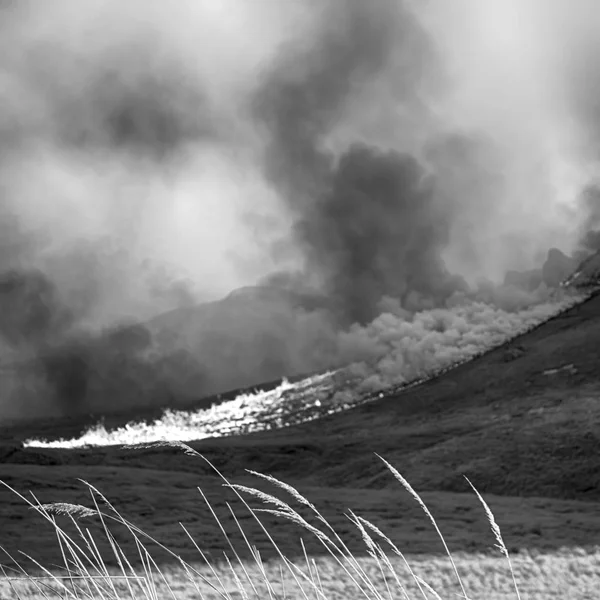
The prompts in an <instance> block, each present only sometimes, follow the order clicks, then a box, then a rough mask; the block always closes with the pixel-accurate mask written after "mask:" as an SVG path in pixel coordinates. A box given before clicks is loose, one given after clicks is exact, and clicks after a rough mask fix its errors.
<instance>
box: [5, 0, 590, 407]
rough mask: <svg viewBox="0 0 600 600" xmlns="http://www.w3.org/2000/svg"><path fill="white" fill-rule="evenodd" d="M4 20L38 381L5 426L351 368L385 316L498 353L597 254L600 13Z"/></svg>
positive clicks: (76, 7) (8, 104) (13, 334)
mask: <svg viewBox="0 0 600 600" xmlns="http://www.w3.org/2000/svg"><path fill="white" fill-rule="evenodd" d="M0 11H1V13H2V17H3V18H2V24H1V25H0V82H1V84H2V85H1V86H0V89H1V90H2V91H1V92H0V94H1V101H2V102H1V105H2V111H1V113H0V134H1V136H0V139H1V141H0V272H1V273H4V275H3V276H2V282H1V283H0V296H1V298H0V302H2V303H3V306H6V307H7V308H6V312H4V313H3V314H4V315H5V316H4V317H3V318H2V322H1V323H0V325H1V332H0V333H1V334H2V340H1V344H0V349H1V350H2V353H1V356H0V358H2V360H3V361H4V362H7V361H8V362H10V361H17V362H18V361H22V360H23V359H25V358H29V357H31V356H33V357H36V361H37V362H36V367H35V374H34V375H32V376H31V377H30V378H29V379H27V377H26V376H24V375H23V376H21V375H16V376H15V381H13V383H11V385H12V386H13V387H14V389H16V390H17V391H18V390H21V388H20V387H19V386H20V385H22V384H23V382H24V380H25V379H27V381H26V382H25V383H26V387H27V389H30V391H31V394H30V396H31V400H28V401H27V402H30V404H29V405H27V402H25V400H21V402H22V403H23V404H22V405H19V406H14V405H12V404H11V403H12V402H13V400H12V398H13V395H12V392H11V393H10V394H8V395H6V398H7V399H3V402H4V404H5V407H8V405H11V406H10V410H9V409H8V408H6V410H5V407H3V408H2V411H3V412H6V411H8V410H9V412H10V413H11V414H16V413H19V414H21V413H26V412H28V411H29V410H30V409H29V408H26V405H27V406H34V407H35V408H34V409H31V410H35V411H37V412H38V413H39V414H42V413H44V414H46V413H50V412H53V411H54V412H57V411H58V412H73V411H75V410H87V409H88V408H90V407H96V406H101V405H102V400H101V399H102V398H104V397H108V396H111V397H113V398H115V400H114V403H115V405H123V404H124V403H125V401H126V400H127V398H128V397H134V396H135V397H136V398H138V400H136V401H138V402H140V403H144V402H151V403H156V402H162V401H163V400H164V398H166V397H168V396H177V395H179V394H180V393H184V392H185V393H186V394H189V393H192V390H194V392H193V393H195V394H197V395H202V394H204V393H210V392H212V391H219V390H222V389H225V388H226V387H235V386H236V385H245V384H247V383H255V382H258V381H260V380H261V379H263V378H265V379H267V378H274V377H278V376H281V375H283V374H287V373H298V372H304V371H311V370H316V369H321V368H327V367H330V366H332V365H333V366H335V365H339V364H343V363H344V362H346V361H352V360H355V358H353V357H354V353H353V352H351V351H348V349H347V348H348V346H349V344H348V341H347V340H348V338H347V335H350V333H349V332H354V334H353V335H355V334H356V333H357V332H361V335H362V334H363V333H365V332H367V333H365V335H366V336H367V337H369V338H373V336H375V337H377V336H379V337H380V338H381V337H382V336H383V338H384V337H385V333H384V330H383V329H382V327H381V326H380V324H381V323H386V327H387V326H389V327H391V328H392V329H393V330H394V331H397V332H400V333H401V334H402V335H404V333H402V332H405V326H404V325H397V326H396V325H393V324H390V323H388V319H389V317H385V318H384V317H382V315H394V316H395V318H396V319H398V323H411V324H412V325H411V328H412V329H411V331H412V332H413V333H410V335H409V334H408V333H406V335H407V336H408V337H411V336H413V337H414V336H415V335H417V333H418V332H420V333H419V335H421V334H422V335H423V336H424V338H423V339H425V338H426V339H430V338H431V336H429V334H427V333H426V330H427V327H422V326H421V325H418V323H421V322H422V321H423V320H427V319H429V317H427V315H428V314H431V315H438V316H439V315H440V314H446V313H443V312H442V313H437V312H435V311H450V313H449V314H450V315H451V317H448V318H451V319H454V320H455V319H459V320H460V319H463V321H464V322H466V323H467V329H468V328H469V327H471V325H472V326H473V327H475V328H476V329H477V328H478V327H480V323H483V324H484V325H485V323H486V322H487V323H488V329H489V337H490V339H495V337H494V335H495V334H493V332H494V331H495V330H496V329H497V324H498V323H499V322H505V321H506V319H508V317H507V316H506V315H516V314H517V313H518V311H521V310H530V309H531V307H532V306H536V305H538V304H539V305H544V306H545V305H546V304H547V303H548V302H552V301H554V300H556V299H557V296H556V294H555V293H554V292H553V291H552V288H553V287H555V286H556V285H557V283H559V281H560V279H561V278H562V277H563V273H566V272H567V271H569V269H570V268H571V266H572V264H574V262H576V261H577V260H579V259H580V258H581V256H582V255H583V254H582V253H585V251H587V252H588V253H589V251H591V250H593V249H595V247H596V245H597V240H596V237H595V236H596V234H595V233H594V231H595V229H597V228H598V225H597V221H598V214H600V211H599V210H598V207H597V202H596V201H595V200H594V199H593V196H594V193H593V192H594V190H595V189H596V187H594V186H596V184H597V182H596V176H597V172H596V166H597V163H598V156H597V154H598V148H599V146H598V139H597V137H598V127H597V116H598V115H597V106H596V102H595V99H596V98H597V95H598V89H597V83H598V80H599V79H598V78H599V76H598V74H599V73H600V69H598V64H597V59H596V56H597V51H596V50H597V43H598V42H597V39H598V35H597V33H598V31H597V28H596V25H595V23H596V21H597V19H596V18H594V17H596V16H598V15H597V11H598V9H597V8H596V5H595V4H594V3H593V2H588V1H587V0H580V1H579V2H575V3H573V2H569V3H567V2H566V0H550V1H546V0H508V1H507V2H502V3H497V2H493V0H483V1H482V0H455V1H454V2H451V3H449V2H446V1H445V0H430V1H429V2H426V3H415V2H409V1H408V0H381V1H380V2H376V3H368V2H362V1H360V0H327V1H326V2H321V3H313V2H312V1H311V0H300V1H298V2H292V1H290V2H281V1H278V0H264V1H262V2H260V3H259V4H256V3H244V2H241V1H240V0H225V1H221V2H216V1H213V0H200V1H195V2H192V1H191V0H181V1H180V2H177V3H176V4H175V5H172V6H171V5H169V7H168V8H167V7H166V6H165V5H164V4H163V3H161V2H159V1H158V0H151V1H142V0H132V1H131V2H128V3H127V4H126V5H124V4H123V3H122V2H118V1H117V0H85V1H83V0H58V1H57V2H53V3H46V4H39V3H34V2H32V1H24V2H20V3H6V4H2V5H1V8H0ZM550 248H558V249H560V251H561V252H560V253H559V254H557V253H556V252H553V253H551V254H548V250H549V249H550ZM557 252H558V250H557ZM562 252H564V253H565V254H562ZM577 252H580V254H577ZM515 273H516V274H515ZM567 274H568V273H567ZM257 282H259V283H260V284H261V285H263V286H264V288H260V287H259V288H258V289H259V290H263V291H264V289H267V290H269V289H270V290H273V289H275V290H277V291H274V292H273V293H272V294H270V295H269V294H267V296H268V297H267V298H265V296H264V294H262V292H261V293H258V294H257V295H253V293H250V294H246V295H244V294H242V295H241V296H239V295H238V296H235V297H233V298H231V297H228V298H227V299H226V300H225V301H223V302H220V303H214V304H211V303H210V302H211V301H213V300H214V299H217V298H220V297H223V296H226V295H227V294H229V293H230V292H231V291H232V290H234V289H236V288H240V287H243V286H252V285H254V284H256V283H257ZM203 302H204V303H206V302H208V304H204V305H203V306H201V307H200V308H194V307H195V306H196V305H197V304H198V303H203ZM457 303H458V304H457ZM461 303H462V304H461ZM465 303H466V305H468V306H471V307H472V308H470V309H466V308H465V309H462V308H461V309H460V310H459V308H458V306H463V305H464V304H465ZM484 305H485V306H484ZM485 307H488V308H485ZM173 309H177V311H176V312H175V313H168V311H170V310H173ZM427 311H433V312H431V313H429V312H427ZM461 311H463V312H464V311H466V313H465V314H467V315H471V316H468V318H467V317H466V316H465V314H463V312H461ZM469 311H471V312H469ZM165 312H167V314H165V315H164V317H157V315H160V314H162V313H165ZM536 314H537V313H536ZM540 314H541V313H540ZM544 314H545V313H544ZM417 315H419V316H418V317H417ZM482 315H483V316H482ZM155 317H156V318H155ZM471 317H472V318H471ZM431 318H433V317H431ZM435 318H438V317H435ZM519 318H520V317H516V316H515V317H514V319H516V320H517V321H518V320H519ZM528 318H529V317H527V316H526V315H525V314H524V315H523V316H522V319H523V322H526V321H527V319H528ZM149 319H151V321H150V323H149V324H148V325H147V327H146V328H144V331H145V332H146V333H145V334H140V336H141V337H136V338H135V339H138V341H139V340H143V339H145V340H146V341H145V342H144V343H142V342H141V341H140V342H139V344H135V343H134V344H133V346H132V345H130V344H129V343H125V344H122V343H121V342H119V341H118V340H119V339H120V338H119V335H120V334H119V335H117V337H116V338H115V335H116V333H115V332H125V331H128V328H127V327H126V324H128V323H132V322H136V323H139V322H142V321H147V320H149ZM510 319H513V317H512V316H511V317H510ZM510 319H509V320H510ZM486 320H487V321H486ZM463 321H460V322H461V323H462V322H463ZM453 322H454V321H453ZM510 322H511V323H513V321H510ZM515 323H516V322H515ZM515 323H513V325H514V326H515V327H516V326H517V325H516V324H515ZM484 325H481V330H480V329H477V331H481V339H484V338H485V335H484V333H485V326H484ZM435 327H437V325H436V326H435ZM435 327H434V329H435ZM511 327H512V325H511ZM447 329H448V331H451V332H455V331H458V332H460V335H462V336H463V337H464V339H467V338H468V335H467V330H466V329H464V327H463V326H462V325H461V326H460V327H459V326H456V327H454V325H452V326H448V327H447ZM503 331H504V330H503ZM414 332H417V333H414ZM138 333H139V332H138ZM399 335H400V334H399ZM465 336H466V337H465ZM134 337H135V336H134ZM400 337H401V336H400ZM146 338H147V339H146ZM383 338H382V339H383ZM454 338H455V335H454V333H452V334H451V335H449V337H448V338H447V339H448V340H454ZM398 339H400V338H398ZM411 339H412V338H411ZM378 343H379V342H377V344H378ZM428 343H429V342H428ZM452 343H454V342H452ZM465 343H466V342H465ZM377 344H376V345H377ZM436 344H437V343H434V344H433V347H434V348H437V347H438V346H439V347H440V348H441V347H442V346H444V344H441V345H440V344H437V345H436ZM358 345H359V346H360V345H361V344H360V343H359V344H358ZM350 346H352V344H350ZM381 347H382V348H386V350H385V351H386V352H390V353H391V354H392V355H395V353H396V350H395V346H394V348H390V347H389V344H388V345H387V346H386V344H383V346H381ZM427 347H428V348H429V346H427ZM377 352H379V350H378V351H377ZM419 352H420V350H419ZM428 352H429V350H428ZM376 354H377V353H376ZM446 354H447V353H446V352H442V351H441V350H440V354H439V360H440V361H442V362H443V360H445V358H444V357H445V356H446ZM377 356H378V357H379V358H378V359H377V361H376V362H377V363H381V361H382V360H384V358H382V357H380V356H379V354H377ZM82 357H83V358H82ZM356 360H359V359H356ZM360 360H363V359H362V358H361V359H360ZM415 360H416V359H415ZM435 360H436V359H435V353H434V354H432V355H431V357H430V359H428V361H429V362H428V363H427V364H433V363H434V362H435ZM367 362H369V361H367ZM232 364H233V365H235V367H234V368H232ZM369 364H371V363H369ZM385 371H386V369H379V372H385ZM411 372H412V371H411ZM144 382H146V383H144ZM17 384H18V385H17ZM48 386H49V387H50V388H51V391H52V393H51V396H52V397H53V398H54V400H52V401H49V403H46V404H44V402H46V401H45V400H43V399H41V398H42V396H43V394H42V393H41V392H40V390H41V389H46V388H47V387H48ZM107 386H108V387H107ZM6 389H8V388H6ZM141 389H142V390H143V393H142V392H139V390H141ZM107 390H108V391H107ZM138 392H139V393H138ZM15 394H17V396H18V397H19V398H24V397H25V396H27V395H26V394H25V395H24V394H21V392H20V391H18V393H17V392H15ZM27 397H29V396H27ZM65 398H66V399H67V400H65ZM69 398H70V399H69ZM161 398H162V399H161ZM61 399H62V400H61ZM63 400H64V401H65V402H66V404H65V405H64V406H63V405H61V402H62V401H63Z"/></svg>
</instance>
